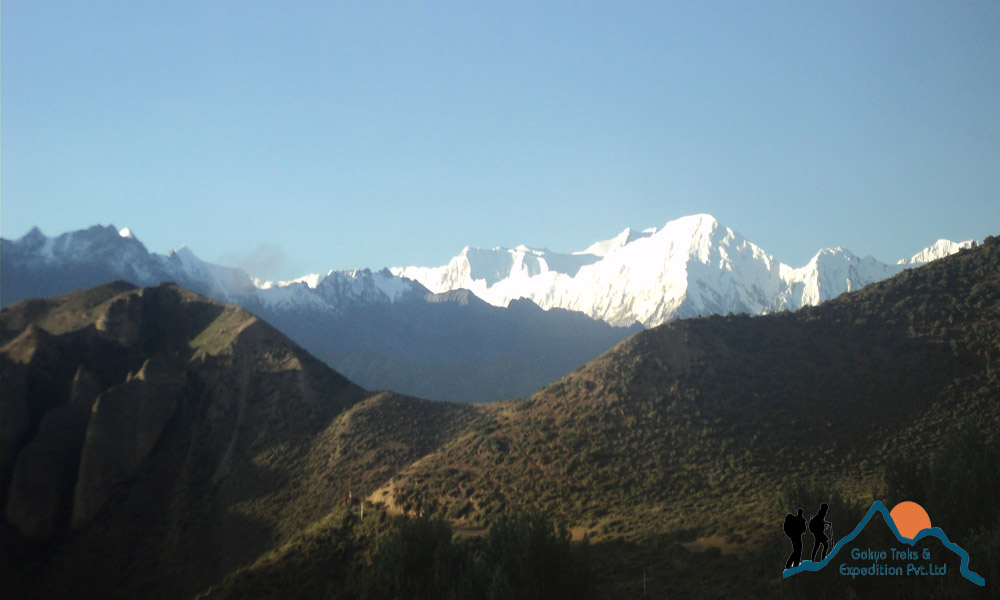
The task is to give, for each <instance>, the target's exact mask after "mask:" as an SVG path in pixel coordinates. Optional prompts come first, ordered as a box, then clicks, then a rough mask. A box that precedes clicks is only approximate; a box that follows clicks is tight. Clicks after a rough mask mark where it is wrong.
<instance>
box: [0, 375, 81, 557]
mask: <svg viewBox="0 0 1000 600" xmlns="http://www.w3.org/2000/svg"><path fill="white" fill-rule="evenodd" d="M100 391H101V384H100V382H99V381H97V379H96V378H95V377H94V375H93V374H91V373H90V371H88V370H87V369H86V368H84V367H83V366H81V367H79V368H78V369H77V371H76V374H75V376H74V377H73V387H72V391H71V393H70V401H69V403H67V404H64V405H61V406H57V407H55V408H53V409H51V410H49V411H48V412H46V413H45V415H44V417H43V418H42V423H41V426H40V427H39V429H38V432H37V434H36V435H35V436H34V437H33V438H32V439H31V441H30V442H28V444H27V445H26V446H25V447H24V448H23V449H21V451H20V452H19V453H18V454H17V462H16V465H15V466H14V469H13V474H12V477H11V479H10V492H9V494H8V496H7V506H6V515H7V520H8V521H9V522H10V523H11V525H13V526H14V527H15V528H16V529H17V530H18V531H20V532H21V533H22V534H23V535H25V536H27V537H30V538H34V539H44V538H48V537H50V536H52V535H53V534H54V533H56V531H57V530H58V529H59V528H60V527H61V526H64V525H65V524H67V523H68V521H69V514H70V507H71V503H72V498H73V482H74V481H75V480H76V472H77V468H78V467H79V464H80V450H81V448H82V446H83V440H84V436H85V435H86V432H87V423H88V421H89V419H90V411H91V407H92V406H93V404H94V401H95V400H96V399H97V396H98V394H99V393H100Z"/></svg>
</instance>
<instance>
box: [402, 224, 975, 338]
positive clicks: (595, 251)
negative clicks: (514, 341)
mask: <svg viewBox="0 0 1000 600" xmlns="http://www.w3.org/2000/svg"><path fill="white" fill-rule="evenodd" d="M974 243H975V242H974V241H972V240H970V241H966V242H962V243H954V242H950V241H948V240H939V241H938V242H936V243H935V244H934V245H932V246H930V247H929V248H926V249H924V250H922V251H920V252H918V253H917V254H915V255H914V256H912V257H911V258H908V259H902V260H900V261H898V262H897V263H895V264H887V263H883V262H880V261H878V260H876V259H874V258H872V257H871V256H867V257H865V258H859V257H858V256H856V255H855V254H853V253H851V251H849V250H847V249H845V248H827V249H823V250H820V251H819V252H818V253H817V254H816V255H815V256H814V257H813V258H812V260H810V261H809V263H808V264H806V265H805V266H803V267H799V268H792V267H790V266H788V265H785V264H782V263H780V262H778V261H777V260H775V258H774V257H773V256H771V255H770V254H768V253H767V252H765V251H764V250H762V249H761V248H760V247H759V246H757V245H756V244H754V243H753V242H750V241H749V240H747V239H746V238H744V237H743V236H742V235H740V234H739V233H737V232H735V231H734V230H732V229H730V228H729V227H726V226H723V225H721V224H720V223H719V222H718V221H717V220H716V219H715V218H713V217H712V216H710V215H693V216H689V217H684V218H681V219H677V220H675V221H670V222H669V223H667V224H666V225H664V226H663V227H662V228H659V229H657V228H651V229H644V230H642V231H633V230H631V229H626V230H624V231H622V232H621V233H620V234H618V235H617V236H615V237H613V238H611V239H609V240H605V241H600V242H596V243H594V244H592V245H591V246H590V247H588V248H587V249H585V250H583V251H581V252H574V253H571V254H560V253H556V252H552V251H550V250H536V249H532V248H528V247H525V246H518V247H517V248H494V249H492V250H482V249H479V248H470V247H466V248H465V249H464V250H462V252H461V253H460V254H459V255H458V256H456V257H454V258H453V259H452V260H451V261H450V262H449V263H448V264H447V265H444V266H441V267H430V268H428V267H396V268H393V269H391V272H392V273H393V274H394V275H397V276H400V277H406V278H409V279H412V280H415V281H419V282H420V283H422V284H423V285H424V286H425V287H426V288H427V289H429V290H431V291H432V292H444V291H447V290H453V289H461V288H464V289H468V290H471V291H472V292H473V293H475V294H476V295H477V296H479V297H480V298H482V299H483V300H485V301H486V302H489V303H490V304H493V305H494V306H506V305H507V303H509V302H510V301H511V300H514V299H517V298H528V299H530V300H532V301H533V302H534V303H535V304H537V305H539V306H541V307H542V308H554V307H558V308H565V309H569V310H575V311H579V312H582V313H584V314H586V315H589V316H590V317H593V318H595V319H601V320H603V321H605V322H607V323H611V324H613V325H627V324H631V323H634V322H636V321H638V322H640V323H642V324H643V325H645V326H646V327H653V326H656V325H659V324H661V323H664V322H666V321H670V320H672V319H676V318H685V317H694V316H700V315H709V314H726V313H729V312H734V313H750V314H766V313H769V312H774V311H779V310H785V309H788V310H795V309H798V308H801V307H803V306H807V305H815V304H818V303H820V302H822V301H824V300H828V299H830V298H833V297H836V296H838V295H840V294H842V293H844V292H848V291H851V290H856V289H859V288H861V287H863V286H865V285H868V284H869V283H873V282H876V281H881V280H883V279H886V278H888V277H891V276H893V275H895V274H897V273H899V272H900V271H902V270H904V269H907V268H911V267H913V266H918V265H921V264H924V263H927V262H930V261H931V260H934V259H936V258H940V257H942V256H947V255H948V254H952V253H954V252H957V251H958V250H959V249H961V248H968V247H970V246H972V245H973V244H974Z"/></svg>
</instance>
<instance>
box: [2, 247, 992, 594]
mask: <svg viewBox="0 0 1000 600" xmlns="http://www.w3.org/2000/svg"><path fill="white" fill-rule="evenodd" d="M151 315H155V316H156V317H151ZM0 334H2V337H3V342H4V347H3V349H2V354H3V357H2V359H0V360H2V363H0V368H2V369H3V371H2V373H0V374H2V385H3V389H2V390H0V391H2V392H3V396H2V397H3V403H2V404H0V433H2V434H3V436H4V437H2V438H0V442H2V444H0V449H2V451H3V454H0V467H2V468H3V469H4V471H2V472H0V474H4V476H3V478H2V479H0V481H3V482H4V485H5V486H6V487H7V489H8V491H7V493H6V496H7V499H8V500H7V504H6V507H5V515H6V517H5V519H6V521H5V523H4V527H5V529H4V531H3V533H4V536H3V540H4V543H3V544H2V550H3V551H4V552H5V553H6V554H5V556H4V557H3V559H2V561H0V563H2V564H3V565H5V567H6V569H7V571H8V572H9V573H10V574H11V575H10V577H8V576H7V574H4V575H5V577H4V580H5V581H8V580H9V581H13V582H14V584H15V585H16V586H19V587H16V588H14V589H16V590H17V591H18V592H20V591H24V592H26V593H30V594H34V595H37V596H41V597H64V596H67V595H71V594H67V591H69V590H73V591H77V590H86V592H87V593H88V594H89V595H107V596H109V597H142V596H145V597H158V596H163V597H188V596H191V595H192V594H194V593H198V592H204V593H205V596H206V597H210V598H247V597H259V598H265V597H266V598H270V597H274V598H279V597H280V598H289V597H329V598H360V597H366V590H369V591H370V589H371V588H369V587H365V586H367V585H369V584H370V583H371V580H370V579H366V577H367V576H366V575H365V573H366V569H372V568H375V569H378V572H379V573H383V572H384V573H386V577H390V578H391V577H394V575H392V574H393V573H397V574H398V572H397V571H392V570H391V569H390V568H389V567H388V566H386V565H391V564H392V563H391V561H389V560H388V559H386V558H385V553H386V552H389V550H387V549H396V550H397V551H398V550H399V548H409V550H408V552H409V555H413V554H415V555H417V556H419V557H422V559H426V560H425V561H424V562H420V561H418V564H419V565H422V566H421V567H420V569H423V570H424V571H426V570H427V569H431V570H432V571H433V572H435V573H437V572H441V573H448V572H452V571H449V570H448V568H454V567H455V565H456V564H459V565H461V564H466V563H462V562H461V561H460V560H458V559H455V560H452V559H454V557H455V555H454V554H452V553H451V552H452V551H451V549H450V548H451V547H450V546H448V544H447V543H442V542H441V539H440V536H439V535H438V533H439V532H440V531H439V530H438V529H435V528H434V527H430V526H429V528H428V529H426V531H427V532H429V534H428V536H426V537H420V536H417V538H416V539H418V540H424V541H426V542H427V543H426V544H423V545H422V544H417V545H416V546H412V545H410V546H407V545H406V544H402V545H400V544H395V543H391V540H393V539H399V538H398V537H392V536H389V537H384V535H389V534H387V533H386V532H387V531H389V530H390V529H391V527H390V526H389V525H388V523H390V520H387V519H386V518H385V516H384V515H385V514H386V513H389V514H391V513H405V514H410V515H423V516H425V517H426V516H435V515H436V516H441V517H444V518H446V519H448V520H449V521H451V522H452V523H453V524H454V525H455V526H457V527H459V528H460V529H461V530H462V531H463V532H466V533H471V534H473V535H475V534H478V533H480V532H482V531H483V529H484V528H487V527H490V526H492V525H494V524H495V523H497V522H504V519H505V518H507V517H508V516H509V515H511V514H517V513H521V514H524V513H529V514H542V515H545V516H547V517H548V518H551V519H553V520H555V521H557V522H558V523H561V524H563V525H565V526H566V527H568V528H569V529H570V531H572V533H573V536H574V537H576V538H583V537H587V538H589V540H590V547H589V553H590V556H591V557H592V559H593V561H594V562H593V564H594V565H595V572H596V574H597V575H598V579H599V581H598V588H599V592H600V594H602V595H603V596H605V597H609V598H618V597H641V595H642V594H643V593H647V595H648V596H650V597H670V598H678V597H680V598H683V597H695V598H699V597H710V598H711V597H717V598H729V597H776V596H777V597H781V596H786V597H803V596H804V595H806V594H808V595H810V596H815V597H849V595H850V593H851V592H850V590H849V589H848V588H849V587H850V586H851V585H852V584H851V583H845V581H844V580H843V578H838V576H837V575H836V574H835V573H834V572H833V571H829V572H827V573H826V574H825V575H824V577H826V579H819V578H816V579H806V578H800V577H799V576H796V577H795V578H793V580H791V581H783V580H782V579H781V567H782V566H783V564H784V560H785V557H786V556H787V553H788V551H789V547H788V541H787V540H786V539H785V538H784V536H783V535H782V534H781V525H780V524H781V521H782V518H783V516H784V514H785V513H786V512H788V511H790V510H793V509H794V508H795V507H796V506H803V507H805V508H806V510H808V511H810V512H813V511H815V508H816V506H817V505H818V504H819V502H822V501H827V502H829V503H830V505H831V513H830V519H831V520H832V521H834V522H835V523H837V526H838V528H840V527H843V528H844V529H843V530H841V531H846V530H848V529H850V527H851V526H853V524H855V523H856V522H857V521H858V519H860V517H861V516H862V515H863V514H864V510H865V509H866V508H867V507H868V506H870V505H871V501H872V499H874V498H879V499H881V500H882V501H883V502H885V503H886V505H887V506H892V505H893V504H894V503H895V502H898V501H901V500H906V499H909V500H914V501H917V502H919V503H921V504H922V505H923V506H924V507H925V508H926V509H927V511H928V513H929V514H930V515H931V519H932V521H933V523H934V524H935V525H937V526H940V527H942V528H943V529H944V530H945V531H946V532H948V535H949V537H950V538H951V539H952V540H953V541H955V542H957V543H959V544H961V545H962V546H963V547H965V548H967V549H968V550H969V552H970V555H971V556H972V563H971V567H972V568H973V569H974V570H975V571H977V572H979V573H980V574H982V575H983V576H984V577H986V580H987V586H989V585H990V581H991V580H992V581H1000V575H998V574H997V573H996V568H995V565H996V564H1000V548H998V542H997V540H998V539H1000V521H998V519H997V517H996V511H995V506H996V503H997V502H998V501H1000V484H998V483H997V482H998V481H1000V451H998V446H997V436H996V432H997V431H998V428H997V425H998V424H1000V405H998V398H1000V373H998V372H997V371H998V367H1000V362H998V359H1000V242H998V240H996V239H994V238H991V239H988V240H987V241H986V243H985V244H983V245H982V246H981V247H979V248H976V249H974V250H970V251H966V252H962V253H960V254H958V255H955V256H952V257H949V258H946V259H942V260H939V261H936V262H934V263H932V264H930V265H928V266H926V267H923V268H920V269H915V270H913V271H908V272H905V273H903V274H902V275H900V276H898V277H896V278H894V279H891V280H888V281H885V282H883V283H880V284H874V285H872V286H869V287H866V288H865V289H863V290H861V291H858V292H855V293H852V294H849V295H845V296H842V297H840V298H838V299H836V300H833V301H831V302H828V303H826V304H824V305H822V306H820V307H816V308H810V309H804V310H802V311H799V312H796V313H791V314H776V315H772V316H767V317H758V318H749V317H725V318H723V317H714V318H705V319H692V320H685V321H679V322H674V323H671V324H668V325H664V326H661V327H658V328H655V329H653V330H649V331H646V332H642V333H640V334H638V335H636V336H633V337H632V338H630V339H628V340H626V341H625V342H623V343H621V344H619V345H618V346H617V347H616V348H615V349H613V350H612V351H611V352H608V353H607V354H605V355H603V356H602V357H600V358H599V359H597V360H595V361H593V362H591V363H589V364H588V365H586V366H584V367H582V368H580V369H578V370H577V371H575V372H574V373H572V374H571V375H569V376H567V377H565V378H564V379H562V380H560V381H558V382H556V383H554V384H552V385H550V386H548V387H547V388H545V389H543V390H542V391H540V392H539V393H537V394H536V395H534V396H532V397H530V398H527V399H524V400H521V401H517V402H507V403H498V404H493V405H488V406H483V407H468V406H459V405H451V404H437V403H428V402H423V401H417V400H413V399H408V398H402V397H398V396H392V395H385V394H384V395H379V396H374V397H366V393H365V392H363V391H362V390H360V389H358V388H357V387H355V386H353V385H352V384H350V383H349V382H347V381H346V380H344V379H343V378H341V377H339V376H338V375H336V374H335V373H333V372H332V371H329V370H328V369H326V368H325V367H323V365H322V364H320V363H318V362H317V361H315V360H313V359H311V358H309V357H308V355H306V354H305V353H304V352H303V351H301V350H300V349H298V348H296V347H294V346H293V345H291V344H289V343H288V342H287V340H285V339H284V338H283V337H281V336H280V334H278V333H276V332H275V331H274V330H272V329H270V328H269V327H268V326H267V325H265V324H263V323H262V322H260V321H258V320H256V319H255V318H253V317H252V316H250V315H249V314H248V313H245V312H243V311H242V310H240V309H237V308H235V307H227V306H224V305H220V304H216V303H213V302H210V301H206V300H204V299H201V298H198V297H196V296H194V295H192V294H189V293H187V292H184V291H183V290H179V289H178V288H175V287H172V286H167V287H159V288H152V289H146V290H136V289H132V288H129V287H123V286H105V287H102V288H96V289H94V290H90V291H88V292H84V293H79V294H72V295H70V296H65V297H62V298H60V299H58V300H55V301H47V302H34V301H32V302H27V303H19V304H17V305H15V306H12V307H10V308H9V309H6V310H5V311H4V312H3V320H2V331H0ZM124 397H127V398H129V399H130V402H123V401H122V399H123V398H124ZM8 398H25V399H29V398H30V401H25V402H22V403H20V404H18V403H17V402H11V401H9V400H8ZM95 399H96V401H95ZM105 404H107V406H108V407H109V408H107V409H106V408H105ZM174 404H176V407H175V408H171V407H172V406H174ZM88 406H89V407H91V408H90V412H89V414H90V417H89V422H88V423H87V424H86V426H85V427H83V426H82V425H80V422H81V417H80V413H81V411H83V412H86V411H85V410H83V409H85V408H86V407H88ZM123 406H125V407H131V408H129V410H125V409H124V408H122V407H123ZM95 407H96V408H95ZM116 407H117V408H118V412H115V408H116ZM143 407H147V408H143ZM164 407H165V408H164ZM153 408H155V410H154V409H153ZM106 410H107V411H111V412H110V413H109V414H107V415H105V416H103V417H101V416H100V415H102V413H103V412H104V411H106ZM165 415H166V416H165ZM19 423H20V424H22V425H18V424H19ZM24 423H27V425H23V424H24ZM12 424H13V425H12ZM81 427H83V428H84V429H85V430H86V431H85V434H84V435H83V436H82V437H81V436H80V434H79V431H80V430H81ZM11 431H14V432H15V433H16V432H20V433H17V434H16V435H11V434H10V432H11ZM58 431H63V432H64V433H63V434H59V435H53V434H52V432H58ZM67 431H71V432H76V433H73V434H72V435H68V436H67V435H66V434H65V432H67ZM111 431H124V432H125V433H127V435H125V436H118V435H115V436H111V435H108V433H107V432H111ZM57 440H63V441H57ZM65 440H70V441H72V440H76V441H75V442H73V443H69V442H65ZM81 440H82V441H81ZM126 441H127V443H125V442H126ZM116 444H117V445H116ZM123 444H124V446H123ZM120 447H124V448H125V450H127V451H125V452H119V450H118V448H120ZM77 448H79V449H77ZM112 450H113V451H112ZM143 452H146V454H145V458H144V459H143V458H142V455H143ZM77 454H79V457H77ZM93 456H96V457H97V458H95V459H89V458H88V457H93ZM67 457H68V458H67ZM102 457H103V458H102ZM109 457H113V458H114V460H112V459H111V458H109ZM25 461H27V463H28V464H32V461H34V464H38V465H43V466H44V468H46V469H48V470H49V472H50V473H51V475H50V476H46V477H34V478H33V477H27V476H24V475H20V473H22V472H29V473H39V472H41V471H39V470H38V469H31V470H29V471H25V469H23V468H20V467H21V464H22V463H24V462H25ZM94 465H97V466H94ZM40 468H41V467H40ZM67 473H68V474H69V475H65V474H67ZM49 481H56V482H60V483H59V484H58V485H56V486H55V488H51V489H50V488H47V487H46V484H45V482H49ZM84 482H91V483H87V484H86V485H84ZM81 490H82V491H81ZM351 493H352V494H353V495H354V496H359V495H364V496H367V498H369V503H367V504H366V507H367V509H368V510H369V511H370V512H369V514H374V515H376V518H374V519H371V518H366V520H365V521H358V520H357V519H356V517H354V516H352V514H353V513H349V512H345V511H344V509H343V498H344V497H345V496H346V495H348V494H351ZM84 499H86V501H84ZM47 506H48V507H55V508H53V509H51V510H44V508H45V507H47ZM81 506H82V507H83V508H81ZM25 507H36V508H38V509H39V510H38V511H31V510H26V509H25ZM38 515H42V516H38ZM46 515H47V516H46ZM404 529H405V528H404ZM418 529H419V527H418ZM502 529H503V528H502V527H501V530H502ZM436 532H437V533H436ZM491 534H492V531H491ZM446 535H447V534H445V536H446ZM404 537H405V536H404ZM514 538H517V536H514ZM807 538H808V536H807ZM33 539H34V540H47V541H32V540H33ZM483 539H484V540H486V541H484V542H483V543H484V544H485V547H484V548H481V551H480V554H477V555H476V556H478V557H480V558H479V559H477V561H479V562H476V561H471V562H469V563H468V564H478V565H482V564H484V563H482V561H481V560H480V559H481V558H482V557H483V556H489V553H488V552H487V550H489V547H490V544H491V543H492V542H490V541H489V540H491V539H493V538H491V537H486V538H483ZM517 539H522V538H517ZM532 539H536V538H533V537H532V536H528V538H527V539H526V540H524V542H525V544H527V545H526V546H525V548H526V549H528V548H531V547H535V548H536V549H537V547H538V546H532V545H531V540H532ZM546 539H548V538H546ZM435 540H437V541H435ZM445 541H447V540H445ZM545 547H549V546H545ZM551 547H558V544H554V545H551ZM419 549H424V551H423V552H420V551H419ZM508 550H509V549H508ZM807 550H808V548H807ZM501 554H503V555H505V556H509V555H510V553H509V552H508V553H506V554H504V553H501ZM528 555H530V554H528V552H527V550H525V554H524V556H528ZM449 557H451V558H449ZM400 560H401V561H403V562H404V563H405V562H406V561H405V560H404V559H400ZM442 561H443V562H442ZM449 561H450V562H449ZM446 563H447V564H446ZM345 565H347V566H345ZM449 565H450V567H449ZM439 570H440V571H439ZM359 581H360V582H361V583H358V582H359ZM490 581H494V582H495V581H500V582H503V581H504V580H503V579H493V580H490ZM815 582H821V585H818V586H817V584H816V583H815ZM870 583H871V582H869V583H867V584H865V585H868V586H869V587H860V588H856V589H855V590H854V592H856V593H858V594H860V597H868V596H871V597H884V596H885V594H883V592H884V591H885V590H879V589H875V590H872V589H870ZM965 583H967V582H965V581H964V580H962V579H960V578H959V579H958V580H957V581H954V580H948V581H947V582H945V585H944V586H943V587H942V585H940V584H935V585H937V586H938V587H934V586H924V587H914V586H912V585H911V584H910V583H909V582H893V585H894V586H896V587H894V588H892V590H890V592H888V593H889V595H890V596H896V597H976V596H977V595H983V594H986V595H987V596H988V594H989V593H990V587H987V588H986V590H985V591H984V590H982V589H980V588H976V589H969V588H968V587H962V586H963V585H964V584H965ZM948 586H952V587H948ZM359 590H360V591H359ZM88 594H83V595H88ZM539 597H545V594H541V595H540V596H539Z"/></svg>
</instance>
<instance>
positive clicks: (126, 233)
mask: <svg viewBox="0 0 1000 600" xmlns="http://www.w3.org/2000/svg"><path fill="white" fill-rule="evenodd" d="M0 261H2V265H0V267H2V268H0V280H2V281H0V283H2V285H0V294H2V303H3V305H4V306H6V305H7V304H10V303H11V302H16V301H17V300H20V299H22V298H47V297H51V296H55V295H58V294H64V293H66V292H69V291H72V290H76V289H81V288H84V287H89V286H92V285H99V284H101V283H106V282H108V281H114V280H116V279H121V280H124V281H128V282H130V283H133V284H135V285H139V286H151V285H156V284H158V283H161V282H164V281H172V282H174V283H177V284H179V285H182V286H184V287H186V288H188V289H191V290H194V291H196V292H198V293H201V294H205V295H206V296H210V297H212V298H216V299H218V300H222V301H225V302H234V303H236V304H240V305H241V306H244V307H247V308H250V309H255V308H265V309H268V310H297V309H306V310H317V309H319V310H324V311H337V310H340V309H343V308H345V307H352V306H356V305H371V304H388V303H393V302H396V301H399V300H402V299H406V298H411V297H412V298H414V299H418V300H422V299H423V298H424V296H426V295H427V294H428V293H429V292H428V290H427V289H426V288H424V287H423V286H422V285H420V284H419V283H417V282H415V281H411V280H408V279H403V278H400V277H397V276H395V275H393V274H392V273H390V272H389V271H388V270H383V271H381V272H376V273H373V272H371V271H369V270H368V269H355V270H350V271H330V272H329V273H327V274H326V275H308V276H305V277H301V278H299V279H296V280H294V281H288V282H281V283H273V282H261V281H259V280H256V279H253V278H251V277H250V276H249V275H248V274H247V273H246V272H245V271H243V270H241V269H235V268H232V267H224V266H221V265H216V264H212V263H209V262H205V261H203V260H201V259H200V258H198V257H197V256H195V254H194V252H192V251H191V250H190V249H189V248H187V247H185V246H181V247H180V248H178V249H176V250H171V251H170V252H169V253H168V254H167V255H166V256H164V255H162V254H156V253H153V252H149V251H148V250H147V249H146V247H145V246H144V245H143V244H142V242H140V241H139V240H138V238H136V236H135V235H134V234H133V232H132V231H131V230H130V229H129V228H128V227H126V228H124V229H120V230H119V229H117V228H115V226H113V225H107V226H101V225H95V226H93V227H90V228H88V229H81V230H79V231H72V232H69V233H64V234H62V235H59V236H56V237H47V236H45V235H44V234H43V233H42V232H41V231H39V229H38V228H37V227H36V228H34V229H32V230H31V231H30V232H28V233H27V234H26V235H25V236H24V237H22V238H21V239H19V240H6V239H4V240H0Z"/></svg>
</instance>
